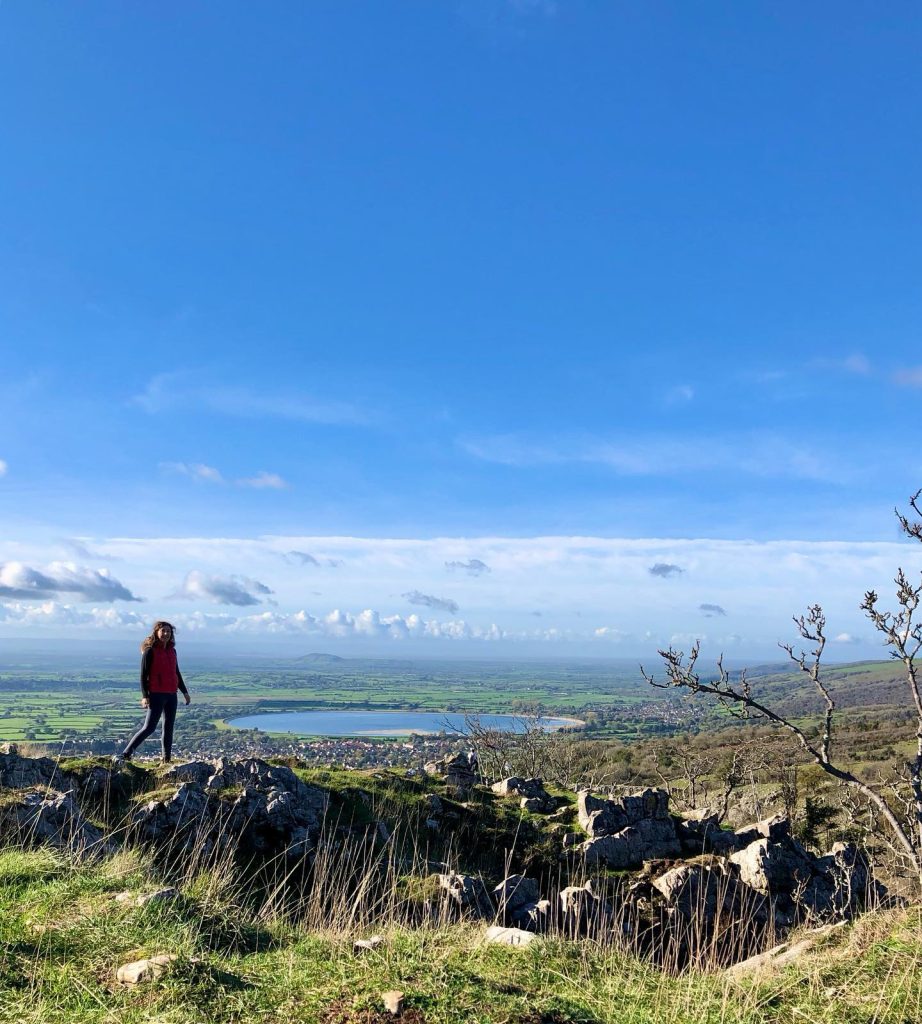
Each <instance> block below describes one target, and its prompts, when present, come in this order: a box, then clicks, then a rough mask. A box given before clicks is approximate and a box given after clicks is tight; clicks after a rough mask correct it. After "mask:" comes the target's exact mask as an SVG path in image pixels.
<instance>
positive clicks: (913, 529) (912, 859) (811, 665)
mask: <svg viewBox="0 0 922 1024" xmlns="http://www.w3.org/2000/svg"><path fill="white" fill-rule="evenodd" d="M920 495H922V490H919V491H917V492H916V493H915V494H914V495H913V496H912V498H910V505H911V507H912V509H913V510H914V512H915V513H916V515H917V516H918V517H919V519H918V520H910V519H909V518H908V517H907V516H904V515H902V514H901V513H900V512H899V510H897V513H896V514H897V517H898V519H899V521H900V525H901V526H902V529H903V531H904V532H905V533H906V535H907V536H909V537H912V538H914V539H915V540H919V541H922V509H920V507H919V504H918V502H919V499H920ZM895 582H896V587H897V590H896V599H897V603H898V605H899V609H900V610H899V611H898V612H895V613H892V612H881V611H879V610H878V608H877V601H878V597H877V594H876V593H875V592H874V591H873V590H871V591H868V592H867V593H866V594H865V598H864V601H863V602H862V604H861V608H862V609H863V610H864V611H865V613H866V614H867V615H868V617H869V618H870V620H871V622H872V623H873V625H874V627H875V628H876V629H877V630H878V631H879V632H880V633H881V634H882V635H883V637H884V641H885V643H886V644H887V645H888V646H889V647H890V653H891V656H892V657H894V658H896V659H898V660H900V661H902V662H903V665H904V666H905V669H906V678H907V683H908V686H909V689H910V693H911V695H912V699H913V704H914V706H915V712H916V741H917V743H916V753H915V755H914V756H913V757H912V758H911V759H910V760H909V761H908V762H907V763H906V765H905V770H904V772H903V773H902V782H903V786H902V792H903V794H904V798H898V799H894V797H893V796H891V798H890V800H889V801H888V799H887V798H886V797H885V796H884V795H882V794H881V793H880V792H879V791H878V790H877V789H875V788H874V787H873V786H871V785H870V784H869V783H867V782H865V781H864V780H863V779H861V778H859V777H858V776H857V775H855V774H854V772H852V771H851V770H850V769H848V768H846V767H843V766H842V765H840V764H838V763H836V761H835V760H834V759H833V737H834V725H835V711H836V704H835V700H834V699H833V696H832V693H831V692H830V690H829V688H828V687H827V686H826V683H825V681H824V679H823V676H822V672H821V659H822V655H823V649H824V648H825V646H826V636H825V627H826V617H825V615H824V614H823V610H822V608H821V607H820V606H819V605H816V604H815V605H811V606H810V608H809V609H808V610H807V614H806V615H801V616H795V617H794V624H795V625H796V627H797V631H798V633H799V634H800V638H801V640H802V641H804V642H805V643H806V644H807V645H808V646H807V649H806V650H801V651H799V652H796V651H795V649H794V645H793V644H784V643H782V644H780V645H779V646H780V647H781V648H782V649H783V650H785V651H787V653H788V656H789V657H790V658H791V660H792V661H793V663H794V664H795V665H796V666H797V668H798V669H800V671H801V672H803V673H804V674H805V675H806V676H807V677H808V678H809V680H810V682H811V683H812V685H813V688H814V689H815V690H816V692H817V695H818V696H819V698H820V700H821V702H822V708H823V710H822V720H821V728H820V735H819V739H818V741H815V740H814V739H812V738H811V737H810V736H808V735H807V733H806V732H805V731H804V730H803V729H802V728H801V727H800V726H799V725H797V723H796V722H795V721H793V720H792V719H791V718H789V717H787V716H785V715H784V714H783V713H781V712H780V711H778V710H775V709H774V708H772V707H769V706H768V705H767V704H765V703H764V702H763V701H762V700H761V699H760V698H759V697H757V696H756V695H755V694H754V693H753V691H752V686H751V684H750V682H749V680H748V679H747V677H746V672H745V670H743V671H742V672H740V673H739V674H738V676H737V677H736V678H734V677H732V676H731V674H730V672H729V671H728V670H727V669H726V668H725V666H724V663H723V656H721V657H720V658H718V660H717V674H716V676H712V677H707V678H703V679H702V677H701V676H700V674H699V673H698V672H697V671H696V663H697V661H698V654H699V650H700V643H699V642H697V641H696V642H695V644H694V645H693V646H692V648H691V651H690V653H689V655H688V657H687V658H686V656H685V654H684V653H683V652H682V651H678V650H676V649H674V648H673V647H669V648H668V649H667V650H661V651H659V655H660V657H661V658H662V659H663V666H664V669H665V675H666V678H665V681H664V682H661V683H660V682H657V681H656V680H655V679H654V677H653V676H652V675H651V674H649V673H647V672H646V671H645V670H644V669H643V666H641V673H642V674H643V677H644V678H645V679H646V680H647V682H648V683H650V684H651V685H652V686H657V687H660V688H661V689H669V688H679V689H684V690H687V691H689V692H690V693H693V694H698V693H704V694H708V695H710V696H712V697H714V698H716V700H717V701H718V702H719V703H720V704H721V705H722V706H723V707H724V708H726V709H727V711H729V712H730V714H732V715H734V716H736V717H737V718H762V719H766V720H767V721H769V722H771V723H772V724H773V725H775V726H778V727H779V728H781V729H785V730H787V731H788V732H789V733H791V734H792V735H793V736H794V738H795V739H796V740H797V742H798V743H799V744H800V746H801V748H802V749H803V751H804V753H805V754H806V755H807V756H808V757H809V758H810V760H812V761H813V762H814V763H815V764H817V765H819V767H820V768H821V769H822V770H823V771H824V772H826V773H827V774H828V775H830V776H832V778H834V779H836V780H838V781H839V782H840V783H842V784H844V785H846V786H849V787H851V788H852V789H854V790H856V791H858V792H859V793H861V794H862V796H863V797H864V798H865V800H866V801H867V802H868V804H869V805H870V806H871V807H872V808H873V809H874V812H875V814H876V815H877V816H879V818H880V819H881V820H882V821H883V822H884V823H885V825H886V829H887V830H888V831H889V833H890V836H892V838H893V849H894V850H895V851H896V852H897V853H898V854H899V855H900V856H901V857H902V858H903V859H904V860H905V861H907V862H908V864H909V865H910V866H911V868H912V870H913V872H914V874H915V876H916V881H917V884H918V885H919V887H920V888H922V690H920V680H919V678H918V674H917V667H916V663H915V661H916V657H917V655H918V654H919V652H920V650H922V622H919V621H917V620H916V619H915V614H916V612H917V610H918V608H919V604H920V600H922V584H920V585H919V586H915V587H914V586H913V585H912V584H911V583H910V582H909V580H908V578H907V576H906V574H905V573H904V572H903V570H902V569H900V570H898V572H897V575H896V579H895ZM891 803H893V804H896V805H897V807H898V808H899V809H900V811H902V812H903V813H899V812H898V811H894V809H893V807H892V806H891Z"/></svg>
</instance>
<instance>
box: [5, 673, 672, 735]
mask: <svg viewBox="0 0 922 1024" xmlns="http://www.w3.org/2000/svg"><path fill="white" fill-rule="evenodd" d="M184 675H185V678H186V682H187V685H188V686H189V689H190V691H191V693H192V697H193V704H192V707H191V708H189V709H188V710H185V709H183V711H182V714H183V716H184V718H183V731H184V735H186V736H187V737H188V736H190V735H191V734H194V733H196V732H197V733H201V734H203V735H205V734H208V733H210V732H214V731H219V730H221V729H224V728H226V727H225V726H224V722H225V721H226V720H227V719H229V718H234V717H237V716H240V715H244V714H257V713H260V712H272V711H295V710H315V709H330V710H342V709H348V708H355V709H358V708H367V709H389V710H414V711H417V710H418V711H444V712H468V713H472V714H490V713H503V712H515V711H519V710H521V709H522V708H524V707H535V708H540V709H541V711H542V712H545V713H556V714H560V715H565V716H572V717H576V718H582V717H584V716H587V715H588V716H589V718H590V719H592V720H593V721H594V723H595V725H596V727H597V728H599V729H600V730H602V731H606V732H610V731H612V730H613V734H621V735H625V736H632V735H635V734H637V733H638V731H640V732H641V733H643V732H645V731H649V730H647V729H646V728H645V725H644V723H648V724H649V726H650V728H655V727H657V724H658V722H659V719H660V716H659V715H658V714H657V712H656V705H657V703H658V702H659V701H661V699H662V696H663V695H662V694H659V693H657V692H655V691H651V690H650V688H649V687H648V686H647V685H646V684H645V683H644V682H643V680H642V679H641V678H640V673H639V672H638V671H636V669H634V668H632V667H628V666H625V665H623V664H620V665H619V664H613V663H598V662H587V663H575V664H547V663H522V664H508V663H494V662H462V663H458V662H420V663H412V664H411V663H404V662H381V661H378V662H375V661H357V660H356V661H352V660H349V661H342V662H333V663H331V664H329V665H327V664H323V665H321V666H318V665H316V664H312V663H309V664H306V665H305V664H302V663H299V662H297V661H295V662H287V663H268V664H253V665H249V666H247V667H245V668H241V667H233V668H223V667H222V668H218V667H216V666H215V665H214V664H208V663H200V664H196V663H195V662H194V661H190V662H189V663H187V664H185V665H184ZM139 699H140V693H139V689H138V683H137V676H136V672H135V671H134V670H130V669H124V670H107V671H98V670H94V669H93V668H92V667H90V666H80V667H78V668H77V669H75V670H74V671H73V672H71V673H68V674H65V673H62V672H60V671H54V670H49V668H48V667H43V666H42V665H41V663H40V661H39V659H36V658H32V659H31V660H30V662H29V663H28V664H25V663H24V664H18V665H17V664H12V665H6V666H3V668H2V671H0V742H3V741H23V740H29V741H34V742H40V743H54V742H59V741H60V740H62V739H64V738H66V737H70V738H77V739H97V740H108V739H120V738H123V737H124V736H125V735H126V734H127V733H128V732H130V730H131V729H132V728H133V727H135V726H136V725H137V723H138V721H139V718H140V715H141V709H140V707H139V704H138V701H139ZM190 730H191V733H190ZM200 738H201V737H200Z"/></svg>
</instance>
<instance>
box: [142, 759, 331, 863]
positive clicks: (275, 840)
mask: <svg viewBox="0 0 922 1024" xmlns="http://www.w3.org/2000/svg"><path fill="white" fill-rule="evenodd" d="M206 768H207V769H208V771H209V775H208V777H207V778H204V774H205V769H206ZM174 777H175V778H177V779H182V778H186V779H188V780H189V781H185V782H181V783H180V785H179V788H178V789H177V790H176V792H175V793H174V794H173V795H172V796H171V797H168V798H166V799H160V800H151V801H149V802H148V803H147V804H145V805H144V806H143V807H142V808H141V809H140V810H139V811H137V812H136V814H135V815H134V817H133V819H132V823H131V827H132V831H133V833H134V835H135V836H136V837H137V838H139V839H142V840H145V841H147V842H151V843H155V844H158V843H161V842H163V841H168V842H169V843H170V845H171V847H172V848H173V849H192V848H195V847H198V848H199V849H204V850H205V851H210V850H212V849H214V848H216V847H219V848H220V847H222V846H225V845H227V844H228V843H230V842H233V843H234V844H237V845H238V846H241V847H242V848H243V850H244V851H245V852H246V851H249V852H259V851H266V850H274V849H279V850H284V851H285V852H286V853H287V854H288V855H289V856H303V855H306V854H307V853H308V852H309V848H310V841H311V838H312V837H315V836H316V834H317V833H318V832H319V829H320V824H321V821H322V819H323V815H324V814H325V812H326V809H327V806H328V803H329V794H328V793H327V792H326V790H323V789H320V788H319V787H317V786H310V785H308V784H306V783H304V782H302V781H301V780H300V779H299V778H298V777H297V775H295V773H294V772H293V771H292V770H291V769H290V768H286V767H284V766H278V765H270V764H268V763H267V762H265V761H261V760H259V759H258V758H250V759H248V760H245V761H228V760H226V759H222V760H220V761H219V762H218V763H217V764H216V765H215V766H212V765H208V764H206V763H204V762H193V763H191V764H188V765H180V766H177V769H176V770H175V776H174ZM203 778H204V781H203Z"/></svg>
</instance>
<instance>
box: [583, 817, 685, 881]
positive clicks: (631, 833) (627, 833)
mask: <svg viewBox="0 0 922 1024" xmlns="http://www.w3.org/2000/svg"><path fill="white" fill-rule="evenodd" d="M580 849H581V850H582V852H583V855H584V856H585V858H586V863H587V864H598V863H603V864H606V865H608V867H610V868H616V869H618V868H621V869H623V868H635V867H640V866H641V865H642V864H643V862H644V861H645V860H662V859H664V858H668V857H678V856H679V855H680V854H681V852H682V847H681V844H680V843H679V839H678V837H677V835H676V831H675V825H674V824H673V821H672V819H671V818H668V817H667V818H645V819H642V820H640V821H638V822H637V824H636V825H629V826H628V827H627V828H624V829H622V830H621V831H620V832H617V833H616V834H613V835H611V834H609V835H601V836H597V837H595V838H592V839H587V840H586V842H584V843H583V844H582V846H581V847H580Z"/></svg>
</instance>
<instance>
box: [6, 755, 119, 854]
mask: <svg viewBox="0 0 922 1024" xmlns="http://www.w3.org/2000/svg"><path fill="white" fill-rule="evenodd" d="M43 760H44V759H43ZM5 824H6V828H7V829H9V830H11V831H12V832H13V833H14V834H15V835H16V837H17V839H18V841H19V842H21V843H27V844H29V845H41V844H48V845H49V846H53V847H56V848H57V849H61V850H69V851H71V852H72V853H75V854H76V855H77V856H79V857H95V856H99V855H101V854H103V853H105V852H107V850H108V849H109V844H108V843H107V842H106V840H105V838H104V837H103V834H102V832H100V830H99V829H98V828H97V827H96V826H95V825H93V824H92V823H90V822H89V821H87V820H86V818H85V817H84V816H83V813H82V811H81V810H80V808H79V807H78V806H77V803H76V801H75V800H74V798H73V794H72V793H53V792H46V793H25V794H24V795H23V797H22V799H21V800H20V801H19V802H18V803H17V804H14V805H12V806H11V807H10V808H8V810H7V817H6V823H5Z"/></svg>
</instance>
